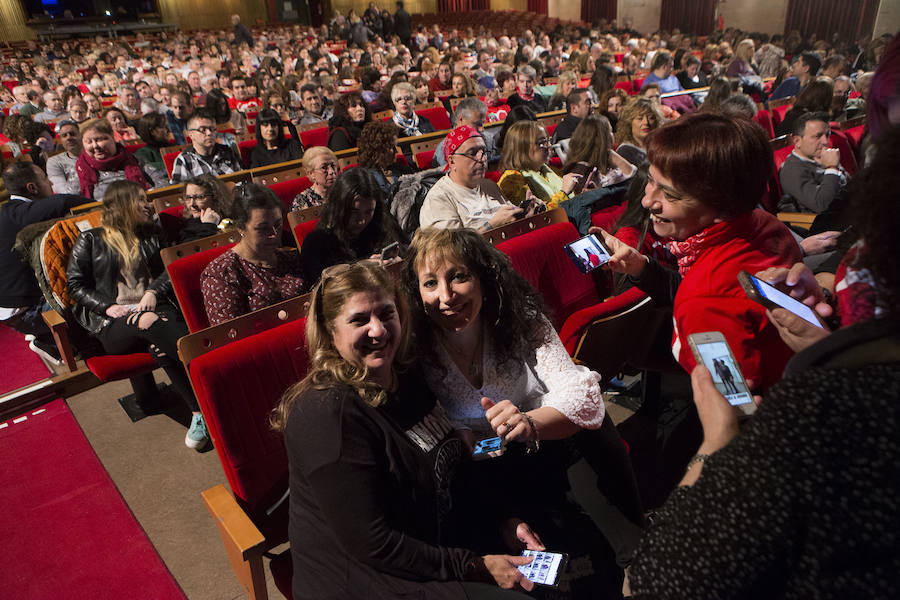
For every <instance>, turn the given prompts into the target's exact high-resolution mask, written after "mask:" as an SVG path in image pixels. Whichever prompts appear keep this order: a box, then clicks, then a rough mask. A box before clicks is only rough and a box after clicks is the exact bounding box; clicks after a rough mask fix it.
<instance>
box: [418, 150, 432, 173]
mask: <svg viewBox="0 0 900 600" xmlns="http://www.w3.org/2000/svg"><path fill="white" fill-rule="evenodd" d="M413 158H415V159H416V165H417V166H418V167H419V168H420V169H422V170H425V169H429V168H431V161H432V160H434V150H426V151H425V152H416V155H415V156H414V157H413Z"/></svg>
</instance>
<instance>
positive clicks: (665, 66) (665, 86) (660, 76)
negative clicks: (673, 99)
mask: <svg viewBox="0 0 900 600" xmlns="http://www.w3.org/2000/svg"><path fill="white" fill-rule="evenodd" d="M674 68H675V60H674V59H673V58H672V55H671V54H669V53H668V52H667V51H666V50H659V51H658V52H657V53H656V54H655V55H654V56H653V63H652V64H651V65H650V74H649V75H647V77H646V78H645V79H644V83H643V84H642V86H641V90H643V89H644V87H646V86H647V85H648V84H651V83H656V84H658V85H659V89H660V91H661V92H662V93H663V94H669V93H671V92H680V91H681V90H683V89H684V88H683V87H682V86H681V82H679V81H678V78H677V77H676V76H675V75H673V74H672V70H673V69H674Z"/></svg>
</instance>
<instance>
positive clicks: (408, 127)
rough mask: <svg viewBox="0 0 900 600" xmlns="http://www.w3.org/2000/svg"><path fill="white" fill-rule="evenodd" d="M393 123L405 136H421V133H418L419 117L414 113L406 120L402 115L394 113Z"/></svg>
mask: <svg viewBox="0 0 900 600" xmlns="http://www.w3.org/2000/svg"><path fill="white" fill-rule="evenodd" d="M394 123H396V124H397V127H399V128H400V129H402V130H403V133H404V134H405V135H406V136H407V137H410V136H414V135H422V132H421V131H419V115H417V114H416V113H413V114H412V117H410V118H409V119H407V118H406V117H404V116H403V115H401V114H400V113H398V112H395V113H394Z"/></svg>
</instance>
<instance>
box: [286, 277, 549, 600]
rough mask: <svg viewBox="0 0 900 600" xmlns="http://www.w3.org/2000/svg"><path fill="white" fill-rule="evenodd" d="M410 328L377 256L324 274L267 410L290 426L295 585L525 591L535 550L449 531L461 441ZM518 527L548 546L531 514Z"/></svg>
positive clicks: (298, 589) (510, 595)
mask: <svg viewBox="0 0 900 600" xmlns="http://www.w3.org/2000/svg"><path fill="white" fill-rule="evenodd" d="M408 340H409V310H408V308H407V304H406V302H405V299H404V297H403V295H402V294H400V293H399V292H398V289H397V286H396V285H395V283H394V278H393V276H392V275H391V274H390V273H389V272H387V271H386V270H385V269H384V268H383V267H381V265H380V264H378V263H377V262H375V261H360V262H356V263H353V264H338V265H335V266H333V267H330V268H328V269H326V270H325V271H324V272H323V273H322V279H321V281H320V282H319V284H318V285H317V286H316V288H315V290H314V291H313V294H312V301H311V304H310V309H309V316H308V318H307V322H306V345H307V351H308V356H309V359H310V360H309V362H310V365H309V370H308V371H307V375H306V377H304V379H303V380H302V381H300V382H299V383H297V384H296V385H294V386H293V387H292V388H290V389H289V390H288V391H287V392H286V393H285V395H284V397H283V398H282V400H281V403H280V404H279V406H278V407H277V408H276V409H275V411H273V413H272V418H271V421H272V425H273V426H274V428H275V429H276V430H278V431H280V432H282V433H283V434H284V440H285V447H286V449H287V454H288V462H289V473H290V480H289V486H290V515H291V519H290V528H289V536H290V540H291V556H292V559H293V567H294V572H296V573H303V574H304V575H303V577H295V578H294V589H293V593H294V597H295V598H298V599H300V598H356V597H361V596H360V595H361V594H362V595H364V596H365V597H367V598H373V599H376V600H387V599H388V598H398V597H413V596H415V597H416V598H423V599H428V600H451V599H452V600H457V599H458V600H464V599H466V598H469V599H472V600H478V599H484V600H486V599H488V598H496V599H498V600H499V599H509V600H513V599H517V598H521V599H522V600H525V599H526V598H528V596H524V595H522V594H520V593H518V592H514V591H512V590H511V588H513V587H515V586H517V585H521V586H522V587H523V588H524V589H531V587H532V585H533V584H532V583H531V582H530V581H528V580H526V579H524V577H523V575H522V573H520V572H519V570H518V569H517V568H516V567H517V565H520V564H527V563H528V562H530V560H529V559H528V558H524V557H520V556H509V555H503V554H493V555H485V556H479V555H478V554H476V553H475V552H472V551H471V550H468V549H466V548H464V547H459V546H456V547H454V546H451V545H449V544H447V543H446V542H445V539H446V538H447V537H448V536H449V535H452V534H456V533H458V528H454V527H452V526H451V524H450V522H449V521H450V518H451V517H452V513H451V512H450V507H451V495H450V494H451V484H452V475H453V473H454V471H456V467H457V465H459V464H460V463H461V462H462V460H463V456H464V452H465V448H464V446H463V442H462V440H461V439H460V438H459V436H458V434H457V433H456V431H455V430H454V428H453V426H452V425H451V423H450V421H449V419H448V418H447V416H446V414H445V413H444V410H443V408H442V407H441V405H440V404H438V403H437V401H436V400H435V397H434V395H433V394H431V392H429V390H428V387H427V385H426V384H425V382H424V378H423V376H422V375H421V373H420V371H419V370H418V368H417V367H415V366H414V361H413V357H412V356H411V354H410V352H409V343H408ZM492 502H496V499H493V500H492ZM485 512H487V511H485ZM478 517H479V515H471V516H470V519H469V520H470V522H469V523H467V525H468V526H469V527H472V526H473V525H472V522H471V521H472V520H473V519H478ZM478 520H479V522H480V521H481V519H478ZM516 534H520V535H519V537H520V538H521V539H526V540H527V544H528V547H529V548H532V549H539V548H542V547H543V546H541V545H540V540H539V539H537V536H535V535H534V534H533V533H532V532H531V531H530V529H529V528H528V526H527V525H526V524H524V523H521V522H520V523H518V525H516V526H515V532H514V534H513V535H514V537H515V535H516ZM309 540H317V541H316V544H315V545H310V544H309V543H308V542H309ZM516 553H517V552H516ZM479 582H484V583H479ZM497 586H499V587H502V588H507V589H506V590H501V589H498V587H497Z"/></svg>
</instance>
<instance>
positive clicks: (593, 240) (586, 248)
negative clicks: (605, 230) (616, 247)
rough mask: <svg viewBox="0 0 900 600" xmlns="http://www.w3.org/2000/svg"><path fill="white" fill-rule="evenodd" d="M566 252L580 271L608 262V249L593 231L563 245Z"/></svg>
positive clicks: (587, 271) (588, 271)
mask: <svg viewBox="0 0 900 600" xmlns="http://www.w3.org/2000/svg"><path fill="white" fill-rule="evenodd" d="M564 248H565V250H566V254H568V255H569V258H571V259H572V262H573V263H575V266H576V267H578V270H579V271H581V272H582V273H590V272H591V271H593V270H594V269H596V268H598V267H602V266H603V265H605V264H606V263H608V262H609V259H610V257H611V253H610V251H609V250H608V249H607V247H606V246H605V245H603V242H602V241H600V238H598V237H597V236H596V235H594V234H593V233H591V234H589V235H586V236H584V237H583V238H579V239H577V240H575V241H574V242H572V243H571V244H566V245H565V246H564Z"/></svg>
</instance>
